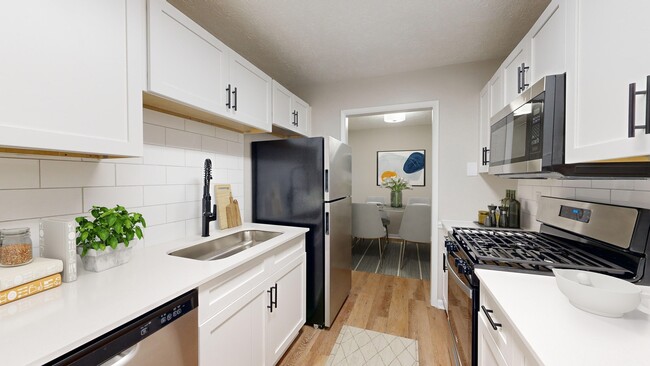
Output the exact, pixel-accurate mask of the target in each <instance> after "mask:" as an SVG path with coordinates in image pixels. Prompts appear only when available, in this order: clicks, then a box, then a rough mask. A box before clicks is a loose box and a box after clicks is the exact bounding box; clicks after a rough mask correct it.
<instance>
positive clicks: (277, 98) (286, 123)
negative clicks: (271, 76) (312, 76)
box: [273, 80, 296, 131]
mask: <svg viewBox="0 0 650 366" xmlns="http://www.w3.org/2000/svg"><path fill="white" fill-rule="evenodd" d="M292 95H293V94H292V93H291V92H290V91H289V90H287V88H285V87H284V86H282V85H280V84H279V83H278V82H277V81H275V80H273V124H274V125H276V126H280V127H282V128H285V129H288V130H292V131H293V130H294V129H295V127H296V126H294V124H293V122H294V120H293V111H294V110H293V109H292V105H291V97H292Z"/></svg>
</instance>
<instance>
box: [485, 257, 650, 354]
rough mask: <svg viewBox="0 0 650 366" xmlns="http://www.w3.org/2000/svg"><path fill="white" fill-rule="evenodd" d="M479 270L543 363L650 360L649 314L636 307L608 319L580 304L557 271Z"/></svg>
mask: <svg viewBox="0 0 650 366" xmlns="http://www.w3.org/2000/svg"><path fill="white" fill-rule="evenodd" d="M476 274H477V275H478V278H479V280H480V281H481V286H482V288H484V289H487V291H488V292H489V293H491V294H492V295H493V297H494V298H495V299H496V300H497V302H498V303H499V305H500V307H501V308H502V310H503V311H504V313H505V315H506V317H507V318H508V320H510V322H511V323H512V324H513V326H514V327H515V331H516V333H517V334H518V335H519V337H520V338H521V339H522V341H523V342H524V344H525V345H526V346H527V347H528V349H529V351H531V352H532V353H533V354H534V355H535V356H536V357H537V359H538V360H539V361H541V362H542V363H543V364H546V365H553V366H555V365H590V366H593V365H648V364H650V352H649V351H648V345H649V344H650V315H647V314H645V313H642V312H641V311H639V310H634V311H632V312H629V313H627V314H625V315H623V317H621V318H607V317H603V316H598V315H594V314H591V313H588V312H585V311H583V310H580V309H577V308H575V307H574V306H573V305H571V304H570V303H569V301H568V300H567V298H566V297H565V296H564V294H562V292H560V290H559V289H558V287H557V285H556V283H555V277H553V276H543V275H531V274H521V273H513V272H504V271H493V270H483V269H477V270H476ZM645 291H650V287H645Z"/></svg>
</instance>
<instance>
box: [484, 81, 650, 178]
mask: <svg viewBox="0 0 650 366" xmlns="http://www.w3.org/2000/svg"><path fill="white" fill-rule="evenodd" d="M565 79H566V76H565V74H560V75H549V76H546V77H544V78H542V79H541V80H539V81H538V82H536V83H535V84H533V85H532V86H531V87H529V88H528V89H526V90H524V91H523V92H522V93H521V94H520V95H519V96H518V97H517V99H515V100H514V101H512V102H511V103H510V104H508V105H507V106H506V107H505V108H503V109H502V110H501V111H499V112H498V113H497V114H495V115H494V117H492V119H491V120H490V150H489V152H490V161H489V164H490V165H489V168H488V172H489V173H490V174H494V175H499V176H503V177H506V178H569V179H581V178H585V179H586V178H601V179H608V178H614V179H633V178H648V177H650V163H648V162H626V161H616V162H584V163H578V164H565V163H564V152H565V137H564V133H565V104H566V102H565V100H566V99H565V90H566V87H565ZM597 107H598V108H610V107H609V106H606V105H605V106H597Z"/></svg>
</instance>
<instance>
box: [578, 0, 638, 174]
mask: <svg viewBox="0 0 650 366" xmlns="http://www.w3.org/2000/svg"><path fill="white" fill-rule="evenodd" d="M648 12H650V2H648V1H632V2H627V3H626V4H625V6H622V5H618V4H613V3H612V2H611V1H606V0H574V1H568V2H567V24H568V26H567V84H566V90H567V94H566V158H565V160H566V162H567V163H578V162H585V161H594V160H606V159H618V158H625V157H631V156H640V155H650V135H646V134H645V132H644V131H643V130H636V137H634V138H628V116H629V113H628V110H629V99H630V98H629V84H630V83H636V88H637V90H640V91H643V90H646V88H647V87H648V86H650V85H646V80H647V79H646V78H647V76H648V75H650V48H648V47H647V45H648V44H649V43H650V23H649V22H648V21H647V14H648ZM644 97H645V96H644V95H638V96H636V98H635V100H636V106H637V109H636V113H633V115H634V116H635V120H636V122H635V124H637V125H642V124H644V120H645V115H646V114H645V112H646V108H648V107H650V106H647V105H646V103H645V100H644V99H645V98H644Z"/></svg>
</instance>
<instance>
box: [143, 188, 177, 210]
mask: <svg viewBox="0 0 650 366" xmlns="http://www.w3.org/2000/svg"><path fill="white" fill-rule="evenodd" d="M143 189H144V205H145V206H151V205H160V204H167V203H178V202H184V201H185V186H184V185H166V186H145V187H143Z"/></svg>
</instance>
